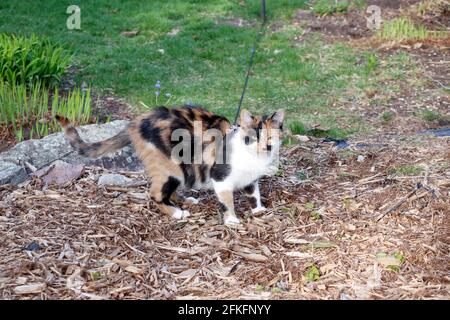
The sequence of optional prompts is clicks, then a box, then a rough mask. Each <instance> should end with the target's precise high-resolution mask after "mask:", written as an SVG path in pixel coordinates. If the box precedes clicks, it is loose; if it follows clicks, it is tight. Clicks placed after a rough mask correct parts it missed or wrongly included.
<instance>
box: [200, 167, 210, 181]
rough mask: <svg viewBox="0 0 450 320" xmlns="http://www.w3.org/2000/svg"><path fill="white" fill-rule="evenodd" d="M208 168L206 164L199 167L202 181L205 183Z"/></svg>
mask: <svg viewBox="0 0 450 320" xmlns="http://www.w3.org/2000/svg"><path fill="white" fill-rule="evenodd" d="M207 170H208V166H207V165H206V164H201V165H200V167H199V168H198V173H199V176H200V182H201V183H205V181H206V173H207V172H206V171H207Z"/></svg>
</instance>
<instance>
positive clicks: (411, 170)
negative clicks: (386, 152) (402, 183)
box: [388, 166, 423, 176]
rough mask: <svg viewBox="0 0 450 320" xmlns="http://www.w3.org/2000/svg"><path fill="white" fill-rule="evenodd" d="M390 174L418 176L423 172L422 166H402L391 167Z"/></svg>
mask: <svg viewBox="0 0 450 320" xmlns="http://www.w3.org/2000/svg"><path fill="white" fill-rule="evenodd" d="M388 172H389V174H392V175H397V176H416V175H419V174H421V173H422V172H423V168H422V167H420V166H401V167H395V168H391V169H389V171H388Z"/></svg>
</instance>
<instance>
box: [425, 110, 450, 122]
mask: <svg viewBox="0 0 450 320" xmlns="http://www.w3.org/2000/svg"><path fill="white" fill-rule="evenodd" d="M422 118H423V120H425V121H429V122H439V121H450V117H447V116H445V115H443V114H441V113H440V112H438V111H433V110H428V109H426V110H424V111H423V112H422Z"/></svg>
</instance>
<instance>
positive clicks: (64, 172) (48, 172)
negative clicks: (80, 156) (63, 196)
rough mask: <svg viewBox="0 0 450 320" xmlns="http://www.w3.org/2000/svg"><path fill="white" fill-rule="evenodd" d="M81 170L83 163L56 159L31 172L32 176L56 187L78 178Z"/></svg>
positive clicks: (82, 169) (82, 170)
mask: <svg viewBox="0 0 450 320" xmlns="http://www.w3.org/2000/svg"><path fill="white" fill-rule="evenodd" d="M83 172H84V165H83V164H71V163H67V162H64V161H61V160H56V161H55V162H53V163H52V164H51V165H49V166H47V167H44V168H42V169H40V170H37V171H36V172H33V176H36V177H38V178H40V179H42V181H43V182H44V183H45V184H46V185H49V184H55V185H57V186H58V187H65V186H67V185H68V184H70V183H71V182H72V181H74V180H76V179H78V178H79V177H80V176H81V175H82V174H83Z"/></svg>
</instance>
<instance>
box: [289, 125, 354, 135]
mask: <svg viewBox="0 0 450 320" xmlns="http://www.w3.org/2000/svg"><path fill="white" fill-rule="evenodd" d="M289 129H290V130H291V133H292V134H299V135H304V136H313V137H319V138H323V137H330V138H335V139H346V138H347V137H348V136H349V135H350V134H352V133H355V131H356V129H341V128H339V127H334V128H330V129H315V128H309V127H308V126H306V125H305V124H304V123H302V122H300V121H293V122H291V123H290V125H289Z"/></svg>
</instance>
